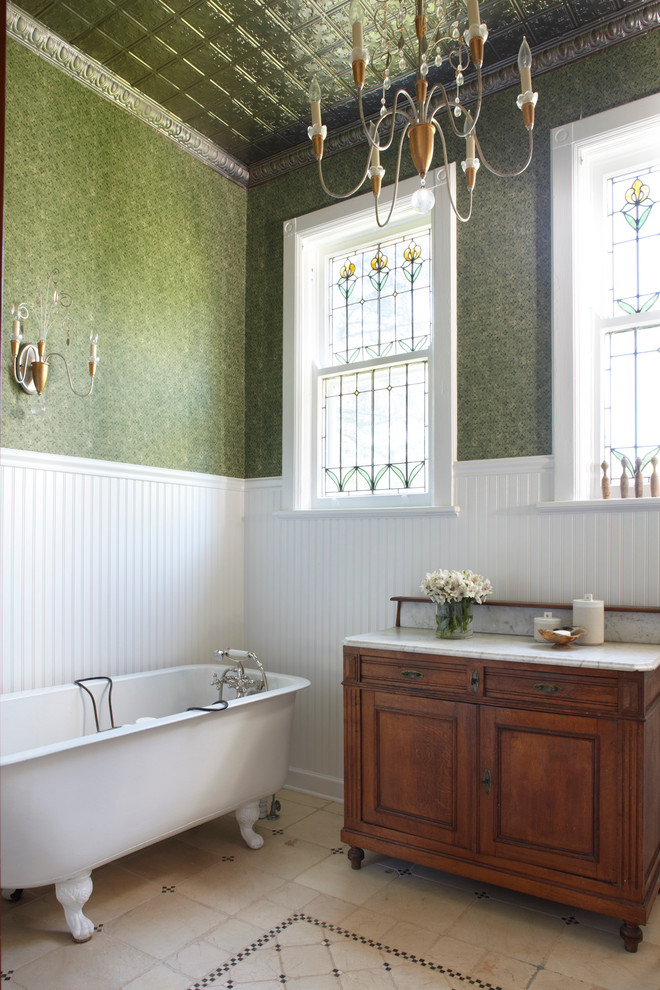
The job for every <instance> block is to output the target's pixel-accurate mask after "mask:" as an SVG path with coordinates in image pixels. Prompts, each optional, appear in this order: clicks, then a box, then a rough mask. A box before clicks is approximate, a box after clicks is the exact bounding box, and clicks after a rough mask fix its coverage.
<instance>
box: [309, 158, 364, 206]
mask: <svg viewBox="0 0 660 990" xmlns="http://www.w3.org/2000/svg"><path fill="white" fill-rule="evenodd" d="M317 161H318V166H319V179H320V181H321V188H322V189H323V192H324V193H326V194H327V195H328V196H330V197H331V198H332V199H348V197H349V196H353V195H354V194H355V193H356V192H357V191H358V189H359V188H360V186H362V185H363V184H364V180H365V179H366V177H367V174H368V172H369V163H370V161H371V153H370V154H369V156H368V158H367V167H366V168H365V170H364V172H363V173H362V178H361V179H360V181H359V182H358V184H357V185H356V186H355V187H354V188H353V189H351V190H350V191H349V192H347V193H333V192H331V191H330V189H328V187H327V186H326V184H325V179H324V178H323V166H322V165H321V159H320V158H318V159H317Z"/></svg>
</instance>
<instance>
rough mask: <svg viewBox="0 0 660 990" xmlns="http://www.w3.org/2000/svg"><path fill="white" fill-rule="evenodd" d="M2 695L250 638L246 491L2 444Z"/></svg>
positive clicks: (200, 656)
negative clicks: (245, 580) (245, 588)
mask: <svg viewBox="0 0 660 990" xmlns="http://www.w3.org/2000/svg"><path fill="white" fill-rule="evenodd" d="M0 466H1V472H2V474H1V478H0V483H1V487H0V493H1V494H0V497H1V504H2V530H1V538H2V547H1V550H2V599H1V601H2V667H1V672H2V691H3V692H8V691H20V690H24V689H28V688H33V687H43V686H50V685H52V684H61V683H66V682H68V681H72V680H74V679H76V678H79V677H89V676H92V675H96V674H107V675H110V676H112V675H115V674H127V673H132V672H134V671H139V670H152V669H155V668H158V667H171V666H174V665H176V664H181V663H198V662H200V661H201V662H208V661H209V660H210V659H211V651H212V650H213V649H218V648H220V647H227V646H229V647H240V646H242V642H243V498H244V494H243V493H244V483H243V481H242V480H241V481H238V480H236V479H232V478H222V477H217V476H213V475H204V474H194V473H192V472H186V471H169V470H161V469H158V468H148V467H140V466H139V465H134V464H117V463H113V462H109V461H94V460H88V459H84V458H76V457H60V456H52V455H45V454H35V453H30V452H26V451H16V450H8V449H3V450H2V452H1V453H0Z"/></svg>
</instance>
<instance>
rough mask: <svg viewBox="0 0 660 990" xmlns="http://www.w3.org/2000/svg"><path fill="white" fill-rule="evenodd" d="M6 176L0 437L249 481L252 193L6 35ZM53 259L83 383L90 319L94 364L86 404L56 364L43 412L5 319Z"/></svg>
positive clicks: (75, 371)
mask: <svg viewBox="0 0 660 990" xmlns="http://www.w3.org/2000/svg"><path fill="white" fill-rule="evenodd" d="M5 182H6V207H5V208H6V220H5V281H4V299H5V312H4V313H3V324H4V325H5V330H4V334H5V339H4V358H5V359H4V362H3V382H2V384H3V403H2V406H3V409H2V413H3V420H2V443H3V445H4V446H7V447H14V448H20V449H27V450H38V451H45V452H49V453H62V454H72V455H78V456H83V457H93V458H100V459H107V460H117V461H126V462H129V463H137V464H147V465H155V466H161V467H170V468H178V469H183V470H190V471H202V472H206V473H217V474H223V475H230V476H234V477H243V476H244V473H245V469H244V378H245V373H244V358H245V244H246V210H247V194H246V192H245V191H244V190H242V189H240V188H239V187H238V186H236V185H234V184H233V183H231V182H229V181H228V180H227V179H225V178H223V177H222V176H220V175H218V174H217V173H215V172H213V171H212V170H211V169H210V168H208V166H206V165H203V164H202V163H201V162H199V161H197V160H196V159H194V158H193V157H191V156H190V155H188V154H186V153H185V152H184V151H182V150H180V149H179V148H177V147H176V146H175V145H174V144H173V143H171V142H170V141H168V140H166V139H164V138H163V137H162V136H161V135H158V134H156V133H155V132H154V131H152V130H151V129H150V128H149V127H147V126H146V125H145V124H143V123H141V122H139V121H138V120H136V119H134V118H132V117H130V116H129V115H128V114H126V113H125V112H124V111H122V110H121V109H119V108H118V107H115V106H113V105H112V104H110V103H108V102H107V101H105V100H103V99H102V98H100V97H99V96H98V95H96V94H95V93H93V92H92V91H91V90H88V89H87V88H86V87H84V86H82V85H80V83H78V82H76V81H74V80H72V79H70V78H69V77H68V76H66V75H65V74H64V73H62V72H61V71H59V70H58V69H56V68H53V67H52V66H50V65H48V64H47V63H46V62H45V61H44V60H43V59H41V58H40V57H38V56H36V55H34V54H33V53H31V52H29V51H28V50H27V49H25V48H24V47H23V46H21V45H19V44H17V43H15V42H13V41H11V40H10V41H9V42H8V50H7V160H6V178H5ZM55 267H56V268H58V269H59V271H60V285H61V287H62V288H63V289H67V290H68V291H69V292H70V293H71V295H72V296H73V299H74V303H73V307H72V310H71V312H72V315H77V316H78V317H79V321H80V329H79V330H78V339H77V340H76V338H73V339H72V350H73V351H75V352H76V359H75V360H74V363H73V367H72V377H73V379H74V384H75V385H76V387H77V388H79V389H81V390H82V389H86V388H87V386H88V383H89V375H88V372H87V354H88V348H89V343H88V336H89V331H90V328H91V327H93V328H94V330H95V332H98V334H99V354H100V363H99V368H98V372H97V380H96V382H95V385H94V392H93V395H92V396H91V398H89V399H85V400H81V399H77V398H75V397H74V396H73V395H72V394H71V392H70V391H69V388H68V385H66V373H65V370H64V366H63V365H62V363H61V362H59V361H53V363H52V365H51V372H50V378H49V382H48V385H47V387H46V391H45V393H44V396H45V400H46V406H47V413H46V415H45V416H44V417H41V418H37V417H35V416H33V415H32V414H31V412H30V400H29V399H28V397H27V396H26V395H25V394H24V393H23V392H21V391H20V390H19V389H18V387H17V386H16V385H15V383H14V382H13V378H12V375H11V359H10V353H9V341H8V339H7V338H8V333H7V330H6V322H7V320H8V319H9V312H10V306H11V301H12V300H13V299H14V298H16V297H17V296H20V297H21V298H22V299H23V298H25V297H27V298H28V301H30V300H31V298H32V297H33V296H34V286H35V284H36V282H37V280H39V279H40V278H41V276H42V274H43V273H45V272H48V271H51V270H52V269H53V268H55ZM24 333H25V336H26V339H27V340H30V339H34V336H35V335H34V334H32V335H31V334H30V321H26V323H25V327H24ZM64 343H65V342H64V340H62V339H58V338H57V337H56V336H53V338H52V339H51V337H50V336H49V343H48V349H49V350H51V349H52V350H60V349H62V348H63V347H64ZM76 344H77V345H78V347H76Z"/></svg>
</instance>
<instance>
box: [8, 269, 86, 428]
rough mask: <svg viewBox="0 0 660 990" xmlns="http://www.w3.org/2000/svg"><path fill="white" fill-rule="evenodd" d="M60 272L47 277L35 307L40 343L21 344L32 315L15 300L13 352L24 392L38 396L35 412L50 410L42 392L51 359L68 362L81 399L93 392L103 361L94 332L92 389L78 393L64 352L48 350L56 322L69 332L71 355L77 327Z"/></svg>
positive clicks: (67, 343)
mask: <svg viewBox="0 0 660 990" xmlns="http://www.w3.org/2000/svg"><path fill="white" fill-rule="evenodd" d="M58 275H59V272H58V271H57V269H56V270H55V271H54V272H52V273H51V274H50V275H47V276H46V291H45V292H43V291H42V290H41V288H40V287H39V286H37V298H36V303H35V305H34V307H33V309H32V315H33V317H34V319H35V321H36V324H37V329H38V331H39V339H38V341H37V343H36V344H32V343H25V344H23V343H21V342H22V340H23V334H22V333H21V323H22V321H24V320H27V319H28V318H29V317H30V311H29V310H28V307H27V306H26V305H25V303H21V302H15V303H14V304H13V306H12V308H11V313H12V318H13V322H12V333H11V336H10V340H11V353H12V357H13V359H14V380H15V381H16V382H17V383H18V384H19V385H20V386H21V388H22V389H23V391H24V392H27V393H28V395H33V396H34V395H36V396H37V401H36V403H35V404H34V405H33V407H32V411H33V412H34V413H43V412H45V409H46V407H45V404H44V402H43V399H42V393H43V390H44V388H45V387H46V382H47V381H48V370H49V361H50V359H51V358H54V357H58V358H61V359H62V361H63V362H64V367H65V368H66V374H67V378H68V379H69V386H70V388H71V391H72V392H73V393H74V395H77V396H78V397H79V398H81V399H86V398H87V396H88V395H91V394H92V389H93V388H94V375H95V374H96V365H97V364H98V362H99V357H98V339H99V335H98V334H94V333H92V334H90V338H89V340H90V347H89V362H88V367H89V375H90V383H89V389H88V390H87V392H78V391H77V390H76V389H75V388H74V387H73V382H72V381H71V372H70V371H69V362H68V361H67V359H66V357H65V356H64V354H60V353H59V351H51V352H50V353H48V354H47V353H46V342H47V338H48V332H49V330H51V328H52V327H53V325H55V324H59V327H60V329H61V330H62V331H64V332H65V333H66V346H67V355H68V354H69V347H70V344H71V334H72V333H73V332H74V330H75V329H76V321H75V320H74V319H73V317H72V316H70V315H69V309H70V307H71V303H72V302H73V299H72V298H71V296H70V295H69V294H68V292H61V291H60V290H59V289H58V285H57V279H58Z"/></svg>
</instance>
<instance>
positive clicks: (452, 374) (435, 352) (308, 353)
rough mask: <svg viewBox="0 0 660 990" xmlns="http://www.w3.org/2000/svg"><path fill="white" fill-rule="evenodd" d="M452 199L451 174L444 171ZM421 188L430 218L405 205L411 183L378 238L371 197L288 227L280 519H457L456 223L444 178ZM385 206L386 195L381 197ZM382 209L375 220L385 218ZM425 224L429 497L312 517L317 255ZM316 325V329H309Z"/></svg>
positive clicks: (332, 504)
mask: <svg viewBox="0 0 660 990" xmlns="http://www.w3.org/2000/svg"><path fill="white" fill-rule="evenodd" d="M449 181H450V184H451V189H452V195H454V189H455V169H454V166H453V165H451V166H450V174H449ZM427 186H428V187H430V188H435V196H436V202H435V207H434V208H433V210H432V211H431V214H430V216H429V217H428V218H427V217H423V218H420V216H419V214H417V213H415V212H414V211H413V210H412V207H411V205H410V200H411V197H412V194H413V192H414V191H415V190H416V189H417V188H418V187H419V179H418V178H417V177H414V178H413V179H408V180H406V181H404V182H401V183H400V184H399V194H398V201H397V207H396V210H395V212H394V215H393V217H392V220H391V221H390V223H389V224H388V226H387V227H386V228H385V229H384V230H383V232H382V234H380V233H379V228H378V227H377V226H376V222H375V219H374V208H373V194H372V193H371V192H369V193H365V194H364V195H362V196H359V197H355V198H352V199H349V200H346V201H344V202H339V203H336V204H333V205H332V206H328V207H326V208H325V209H322V210H318V211H316V212H314V213H309V214H306V215H305V216H302V217H296V218H294V219H292V220H287V221H286V222H285V223H284V225H283V230H284V307H283V310H284V341H283V344H284V348H283V364H284V368H283V422H282V438H283V439H282V474H283V479H282V480H283V488H282V506H283V510H284V513H283V514H285V515H289V514H292V513H293V514H295V515H300V514H303V513H304V514H305V515H310V514H312V515H328V514H334V513H341V514H343V515H349V514H350V515H365V514H368V515H379V514H384V515H392V514H398V513H399V512H406V511H408V512H411V513H414V514H417V513H426V512H429V511H433V512H447V513H451V514H454V515H455V514H456V513H457V511H458V510H457V509H456V507H455V506H454V505H453V497H454V471H453V468H454V464H455V461H456V219H455V217H454V214H453V211H452V209H451V205H450V203H449V199H448V196H447V190H446V188H445V170H444V168H441V169H437V170H436V171H435V172H433V173H429V175H428V177H427ZM383 200H384V201H385V203H387V202H388V189H387V188H385V190H384V192H383ZM384 208H385V207H383V209H382V210H381V212H384ZM420 219H421V220H422V221H426V222H427V223H428V222H429V221H430V225H431V243H432V252H433V321H434V326H433V348H432V355H431V359H430V362H429V451H430V461H431V477H430V484H429V492H428V493H427V495H425V496H424V498H423V501H420V496H419V495H417V494H415V495H413V494H412V493H411V494H410V495H407V494H403V495H401V496H397V497H396V501H394V500H393V498H392V497H388V496H385V497H384V498H383V499H381V498H380V497H375V496H374V497H373V498H374V501H373V503H371V501H370V502H369V504H368V505H365V502H364V500H362V499H361V500H360V503H359V504H357V500H354V499H323V507H322V508H315V507H314V499H313V493H312V478H313V476H314V468H313V452H314V444H315V415H314V410H315V408H316V396H314V395H312V394H311V392H312V376H311V375H309V374H307V373H306V372H307V370H308V369H309V368H310V367H311V362H312V354H313V349H314V345H315V341H314V339H313V335H312V334H311V333H310V330H309V319H308V318H307V317H306V314H309V312H310V311H313V308H316V307H317V306H318V299H319V286H318V285H317V284H316V275H317V271H316V268H315V265H314V260H315V254H316V252H317V250H319V248H320V246H321V245H322V246H323V249H324V250H325V249H327V247H328V245H329V244H331V242H332V239H333V238H338V237H339V236H340V235H341V237H342V238H345V237H346V234H347V233H348V234H350V232H351V230H355V232H356V234H357V233H358V232H364V235H365V238H364V239H365V242H369V243H373V242H374V240H375V239H377V238H378V237H379V236H380V237H382V238H383V239H385V238H389V237H392V236H396V234H397V232H398V230H400V229H402V228H405V227H406V226H407V225H408V224H409V223H410V222H411V221H412V222H419V221H420ZM316 322H317V321H316V320H315V321H314V323H315V325H316Z"/></svg>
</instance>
